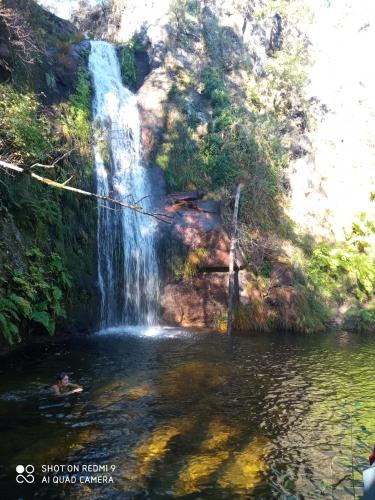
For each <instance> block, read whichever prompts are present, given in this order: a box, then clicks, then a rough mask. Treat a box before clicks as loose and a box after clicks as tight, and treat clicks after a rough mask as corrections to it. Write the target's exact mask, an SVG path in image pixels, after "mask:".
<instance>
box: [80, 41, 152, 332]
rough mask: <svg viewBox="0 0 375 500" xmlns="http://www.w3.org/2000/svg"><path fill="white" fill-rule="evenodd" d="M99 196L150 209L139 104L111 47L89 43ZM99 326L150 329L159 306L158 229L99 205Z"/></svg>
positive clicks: (140, 218)
mask: <svg viewBox="0 0 375 500" xmlns="http://www.w3.org/2000/svg"><path fill="white" fill-rule="evenodd" d="M89 69H90V72H91V74H92V78H93V85H94V90H95V97H94V104H93V113H94V124H95V128H96V131H97V132H96V140H95V148H94V155H95V167H96V179H97V192H98V193H99V194H101V195H104V196H109V197H111V198H115V199H117V200H119V201H122V202H123V203H134V202H137V201H139V200H142V201H141V202H140V204H141V205H142V207H143V208H144V209H145V210H152V208H151V206H150V205H151V195H152V190H151V186H150V181H149V179H148V170H147V169H146V168H145V167H143V165H142V162H141V151H140V144H141V139H140V120H139V113H138V107H137V99H136V96H135V95H134V94H132V93H131V92H130V91H129V90H128V89H126V88H125V87H124V86H123V84H122V81H121V72H120V66H119V62H118V59H117V55H116V51H115V48H114V47H113V46H112V45H111V44H109V43H107V42H91V53H90V58H89ZM97 240H98V277H99V287H100V293H101V310H100V327H101V328H107V327H112V326H118V325H153V324H155V323H156V319H157V317H156V316H157V315H156V309H157V303H158V266H157V255H156V224H155V222H154V221H153V220H152V219H151V218H150V217H147V216H145V215H140V214H137V213H135V212H133V211H132V210H129V209H122V210H118V209H116V210H115V209H114V207H113V206H112V205H110V204H104V205H103V203H99V204H98V234H97Z"/></svg>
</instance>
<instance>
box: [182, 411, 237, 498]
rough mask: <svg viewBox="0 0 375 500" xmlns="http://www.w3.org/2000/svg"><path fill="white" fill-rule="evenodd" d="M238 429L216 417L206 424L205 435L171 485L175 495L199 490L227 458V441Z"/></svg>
mask: <svg viewBox="0 0 375 500" xmlns="http://www.w3.org/2000/svg"><path fill="white" fill-rule="evenodd" d="M238 432H239V430H238V429H237V428H236V427H235V426H231V425H229V424H227V423H226V422H223V421H222V420H220V419H218V418H214V419H213V420H212V421H211V422H210V423H209V425H208V432H207V437H206V439H205V440H204V441H202V443H201V445H200V446H199V450H198V452H197V454H195V455H193V456H191V457H189V459H188V463H187V464H186V466H185V467H184V468H183V469H182V470H181V472H180V474H179V477H178V479H177V481H176V483H175V485H174V487H173V491H174V493H175V495H176V496H183V495H188V494H191V493H194V492H196V491H199V490H200V485H201V484H202V482H204V481H205V480H207V478H209V477H210V476H211V475H212V474H213V473H214V472H215V471H216V470H217V469H218V468H219V467H220V466H221V464H222V463H223V462H225V460H227V459H228V458H229V455H230V454H229V451H228V449H227V445H228V441H229V440H230V439H231V438H233V437H234V436H236V435H237V434H238Z"/></svg>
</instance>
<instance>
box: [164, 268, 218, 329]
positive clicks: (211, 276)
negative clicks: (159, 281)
mask: <svg viewBox="0 0 375 500" xmlns="http://www.w3.org/2000/svg"><path fill="white" fill-rule="evenodd" d="M227 290H228V273H205V274H202V275H200V276H197V277H196V278H194V280H193V282H192V283H185V282H180V283H173V284H169V285H167V286H166V287H165V288H164V290H163V292H162V295H161V298H160V303H161V306H162V309H163V311H162V319H163V321H165V322H166V323H167V324H172V325H179V326H185V327H190V326H194V327H211V328H215V327H216V326H217V321H218V319H219V317H220V316H221V315H223V314H225V313H226V304H227Z"/></svg>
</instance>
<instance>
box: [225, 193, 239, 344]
mask: <svg viewBox="0 0 375 500" xmlns="http://www.w3.org/2000/svg"><path fill="white" fill-rule="evenodd" d="M240 194H241V184H238V186H237V190H236V198H235V200H234V210H233V220H232V234H231V240H230V250H229V286H228V319H227V335H231V334H232V324H233V296H234V264H235V259H236V248H237V240H238V236H237V219H238V207H239V204H240Z"/></svg>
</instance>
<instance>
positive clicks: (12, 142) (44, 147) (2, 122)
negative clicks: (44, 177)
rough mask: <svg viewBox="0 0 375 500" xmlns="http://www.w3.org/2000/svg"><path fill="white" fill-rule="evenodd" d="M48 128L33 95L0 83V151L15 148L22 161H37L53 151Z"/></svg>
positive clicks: (9, 150)
mask: <svg viewBox="0 0 375 500" xmlns="http://www.w3.org/2000/svg"><path fill="white" fill-rule="evenodd" d="M53 148H54V146H53V141H51V129H50V125H49V122H48V121H47V119H46V117H45V116H44V115H43V114H42V113H41V108H40V105H39V103H38V101H37V99H36V96H35V95H34V94H32V93H21V92H18V91H16V90H15V89H13V88H12V87H11V86H10V85H8V84H0V154H1V155H2V156H5V157H6V156H7V155H8V154H10V153H13V152H14V151H16V153H17V155H18V156H19V157H20V158H22V159H23V162H24V163H26V162H41V161H43V160H44V159H45V158H46V157H47V156H48V155H49V154H51V153H52V152H53Z"/></svg>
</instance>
